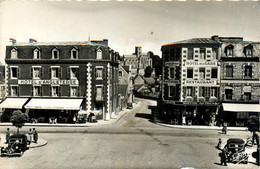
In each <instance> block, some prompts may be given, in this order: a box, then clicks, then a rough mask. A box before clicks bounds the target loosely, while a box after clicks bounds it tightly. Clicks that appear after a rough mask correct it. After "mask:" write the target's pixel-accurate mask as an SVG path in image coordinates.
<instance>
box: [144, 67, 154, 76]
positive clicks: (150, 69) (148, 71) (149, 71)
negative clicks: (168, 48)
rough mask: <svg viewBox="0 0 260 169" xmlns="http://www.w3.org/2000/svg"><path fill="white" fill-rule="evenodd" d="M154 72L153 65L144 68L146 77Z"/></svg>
mask: <svg viewBox="0 0 260 169" xmlns="http://www.w3.org/2000/svg"><path fill="white" fill-rule="evenodd" d="M152 73H153V68H152V67H151V66H147V67H146V68H145V70H144V77H151V75H152Z"/></svg>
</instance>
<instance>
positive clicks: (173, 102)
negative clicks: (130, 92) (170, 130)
mask: <svg viewBox="0 0 260 169" xmlns="http://www.w3.org/2000/svg"><path fill="white" fill-rule="evenodd" d="M161 51H162V59H163V75H162V102H161V105H162V109H163V112H162V114H161V116H162V117H161V118H163V119H164V120H166V121H171V122H174V123H175V124H182V119H183V117H185V119H186V122H185V123H186V124H207V125H213V124H214V122H215V121H216V118H217V115H218V107H219V105H218V101H219V99H220V62H219V59H220V57H219V56H220V53H219V52H220V44H219V42H218V41H217V40H216V39H215V37H212V38H194V39H189V40H184V41H179V42H174V43H170V44H165V45H163V46H162V48H161Z"/></svg>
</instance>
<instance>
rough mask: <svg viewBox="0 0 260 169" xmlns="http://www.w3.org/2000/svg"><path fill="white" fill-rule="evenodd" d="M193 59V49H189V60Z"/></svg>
mask: <svg viewBox="0 0 260 169" xmlns="http://www.w3.org/2000/svg"><path fill="white" fill-rule="evenodd" d="M192 59H193V49H192V48H188V60H192Z"/></svg>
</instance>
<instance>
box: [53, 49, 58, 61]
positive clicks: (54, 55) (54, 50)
mask: <svg viewBox="0 0 260 169" xmlns="http://www.w3.org/2000/svg"><path fill="white" fill-rule="evenodd" d="M52 59H59V51H58V49H56V48H55V49H53V50H52Z"/></svg>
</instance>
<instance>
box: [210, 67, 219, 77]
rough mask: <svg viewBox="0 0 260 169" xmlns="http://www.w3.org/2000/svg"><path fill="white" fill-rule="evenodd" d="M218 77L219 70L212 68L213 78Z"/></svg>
mask: <svg viewBox="0 0 260 169" xmlns="http://www.w3.org/2000/svg"><path fill="white" fill-rule="evenodd" d="M217 77H218V69H217V68H212V69H211V78H214V79H216V78H217Z"/></svg>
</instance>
